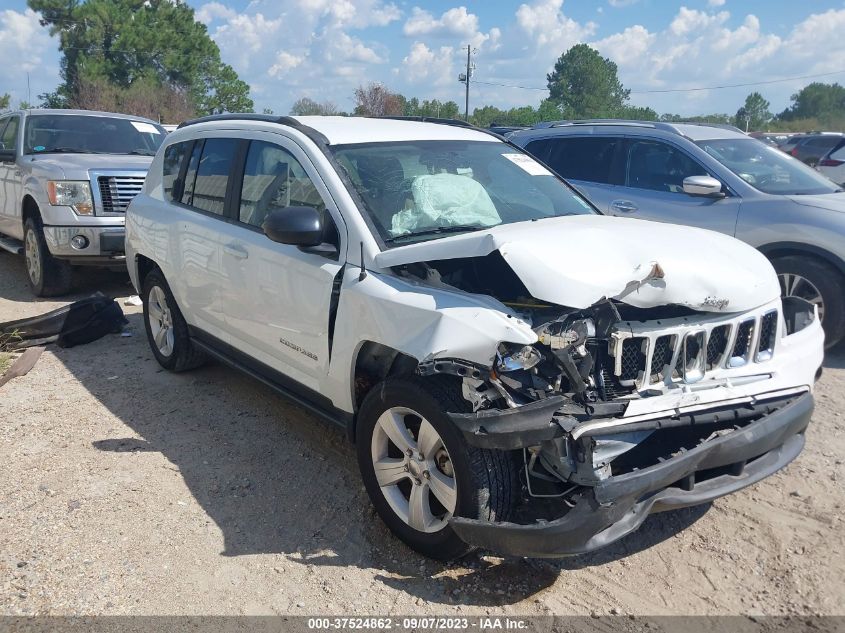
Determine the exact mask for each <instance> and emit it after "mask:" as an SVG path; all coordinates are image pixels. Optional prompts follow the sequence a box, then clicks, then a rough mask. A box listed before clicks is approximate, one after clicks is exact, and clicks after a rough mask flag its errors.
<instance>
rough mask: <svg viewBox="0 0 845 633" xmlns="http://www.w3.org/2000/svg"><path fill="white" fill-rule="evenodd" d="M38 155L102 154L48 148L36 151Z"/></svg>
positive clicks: (62, 148) (67, 148)
mask: <svg viewBox="0 0 845 633" xmlns="http://www.w3.org/2000/svg"><path fill="white" fill-rule="evenodd" d="M36 153H38V154H102V153H103V152H95V151H94V150H91V149H80V148H78V147H50V148H47V149H42V150H38V151H37V152H36Z"/></svg>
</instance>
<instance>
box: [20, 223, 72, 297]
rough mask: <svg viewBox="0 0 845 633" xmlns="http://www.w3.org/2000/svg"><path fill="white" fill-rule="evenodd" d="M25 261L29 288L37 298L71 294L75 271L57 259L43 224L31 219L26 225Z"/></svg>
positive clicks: (24, 239)
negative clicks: (49, 246)
mask: <svg viewBox="0 0 845 633" xmlns="http://www.w3.org/2000/svg"><path fill="white" fill-rule="evenodd" d="M23 244H24V259H25V261H26V272H27V279H28V280H29V287H30V288H31V289H32V292H33V293H34V294H35V296H36V297H57V296H60V295H64V294H67V293H68V292H70V289H71V286H72V285H73V284H72V282H73V269H72V268H71V265H70V264H69V263H68V262H66V261H63V260H61V259H56V258H55V257H53V255H52V254H51V253H50V249H49V248H48V247H47V241H46V240H45V239H44V231H43V229H42V228H41V223H40V222H37V221H36V220H35V219H33V218H29V219H28V220H27V221H26V223H25V224H24V233H23Z"/></svg>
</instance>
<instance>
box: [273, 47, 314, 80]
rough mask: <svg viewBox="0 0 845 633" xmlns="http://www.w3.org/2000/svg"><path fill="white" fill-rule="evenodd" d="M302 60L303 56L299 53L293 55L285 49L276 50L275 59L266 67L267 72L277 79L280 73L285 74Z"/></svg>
mask: <svg viewBox="0 0 845 633" xmlns="http://www.w3.org/2000/svg"><path fill="white" fill-rule="evenodd" d="M304 61H305V57H303V56H301V55H294V54H292V53H288V52H287V51H278V52H277V53H276V61H275V63H274V64H273V65H272V66H270V68H268V69H267V74H268V75H270V76H271V77H274V78H276V79H278V78H279V77H281V76H282V75H285V74H287V73H288V72H290V71H291V70H293V69H294V68H296V67H297V66H299V65H300V64H301V63H302V62H304Z"/></svg>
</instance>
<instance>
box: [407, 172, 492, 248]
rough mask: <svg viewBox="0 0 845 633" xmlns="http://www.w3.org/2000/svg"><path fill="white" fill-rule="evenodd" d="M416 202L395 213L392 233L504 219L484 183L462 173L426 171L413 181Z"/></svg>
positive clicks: (488, 222)
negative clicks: (410, 206)
mask: <svg viewBox="0 0 845 633" xmlns="http://www.w3.org/2000/svg"><path fill="white" fill-rule="evenodd" d="M411 194H412V196H413V198H414V206H413V208H411V209H403V210H402V211H400V212H399V213H397V214H396V215H394V216H393V223H392V227H391V233H392V234H393V235H402V234H403V233H411V232H413V231H417V230H420V229H428V228H434V227H438V226H453V225H478V226H495V225H497V224H501V223H502V218H501V217H499V213H498V212H497V211H496V206H495V205H494V204H493V201H492V200H491V199H490V196H489V195H488V194H487V192H486V191H485V190H484V187H483V186H481V184H480V183H478V182H476V181H475V180H473V179H472V178H470V177H469V176H462V175H460V174H425V175H422V176H417V177H416V178H414V181H413V183H412V184H411Z"/></svg>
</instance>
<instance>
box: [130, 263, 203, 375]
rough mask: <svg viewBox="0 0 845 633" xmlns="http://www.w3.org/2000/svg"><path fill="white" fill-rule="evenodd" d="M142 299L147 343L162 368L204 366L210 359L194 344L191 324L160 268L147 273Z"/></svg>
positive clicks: (184, 368)
mask: <svg viewBox="0 0 845 633" xmlns="http://www.w3.org/2000/svg"><path fill="white" fill-rule="evenodd" d="M141 299H142V301H143V304H144V328H145V329H146V331H147V340H148V341H149V343H150V349H151V350H152V352H153V356H155V357H156V360H157V361H158V363H159V365H161V366H162V367H164V368H165V369H168V370H170V371H174V372H179V371H187V370H189V369H194V368H196V367H199V366H200V365H202V364H204V363H205V362H206V360H207V357H206V355H205V353H204V352H202V351H201V350H199V349H197V348H196V347H194V344H193V343H192V342H191V336H190V334H189V332H188V324H187V323H186V322H185V318H184V317H183V316H182V313H181V312H180V311H179V306H177V305H176V299H175V298H174V297H173V293H172V292H171V291H170V286H168V285H167V281H166V280H165V279H164V275H163V274H162V273H161V271H160V270H159V269H157V268H155V269H153V270H151V271H150V272H149V273H147V276H146V277H145V278H144V284H143V287H142V289H141Z"/></svg>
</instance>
